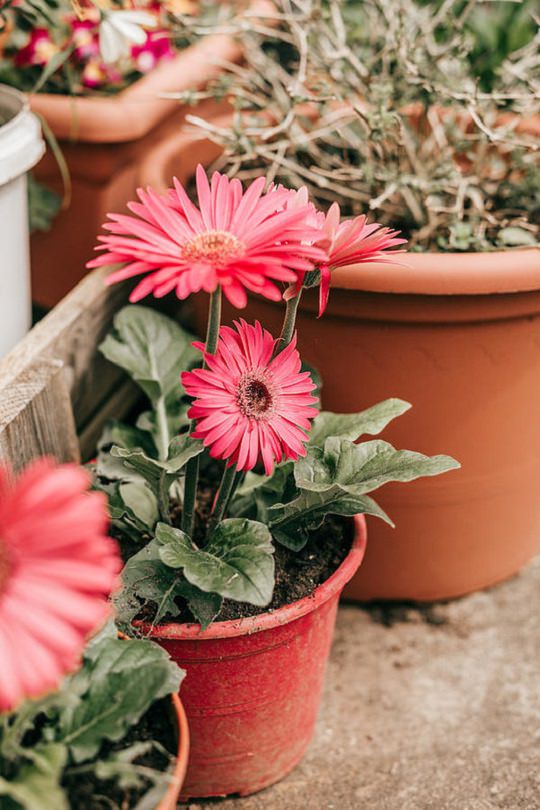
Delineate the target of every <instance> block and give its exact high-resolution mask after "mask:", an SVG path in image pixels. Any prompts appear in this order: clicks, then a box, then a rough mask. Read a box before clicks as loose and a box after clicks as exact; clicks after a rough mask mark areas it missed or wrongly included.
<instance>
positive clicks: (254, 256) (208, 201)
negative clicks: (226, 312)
mask: <svg viewBox="0 0 540 810" xmlns="http://www.w3.org/2000/svg"><path fill="white" fill-rule="evenodd" d="M264 183H265V181H264V178H263V177H259V178H258V179H257V180H255V181H254V182H253V183H252V184H251V185H250V186H249V187H248V188H247V189H246V191H243V190H242V185H241V183H240V181H239V180H230V179H229V178H228V177H226V176H225V175H222V174H219V172H215V173H214V174H213V176H212V182H211V185H210V184H209V183H208V179H207V177H206V174H205V172H204V169H203V168H202V166H199V167H198V169H197V193H198V199H199V208H197V207H196V206H195V205H194V204H193V203H192V202H191V200H190V199H189V197H188V195H187V194H186V192H185V190H184V188H183V187H182V185H181V184H180V183H179V182H178V180H176V179H175V180H174V189H170V190H169V194H168V196H167V197H161V196H160V195H158V194H156V193H155V192H154V191H152V190H151V189H148V190H147V191H146V192H145V191H142V190H139V191H138V195H139V198H140V202H133V203H130V204H129V209H130V210H131V212H132V213H134V214H136V216H135V217H132V216H129V215H126V214H109V218H110V219H111V220H112V222H109V223H107V224H106V225H105V226H104V227H105V228H106V229H107V230H108V231H110V232H111V233H110V235H108V236H102V237H99V239H100V241H101V242H102V243H103V244H102V245H100V246H98V247H97V248H96V249H97V250H105V251H106V252H105V253H104V254H103V255H102V256H100V257H99V258H97V259H94V260H93V261H91V262H89V263H88V267H99V266H101V265H106V264H116V263H126V266H125V267H123V268H122V269H121V270H117V271H115V272H114V273H112V274H111V275H110V276H109V277H108V279H107V283H109V284H113V283H115V282H117V281H122V280H123V279H126V278H131V277H132V276H139V275H144V276H145V278H144V279H143V280H142V281H141V282H140V283H139V284H138V285H137V286H136V287H135V289H134V290H133V292H132V293H131V296H130V300H131V301H139V300H140V299H141V298H144V297H145V296H146V295H148V294H149V293H153V294H154V296H156V298H161V297H162V296H163V295H166V294H167V293H168V292H170V291H171V290H173V289H174V290H176V295H177V296H178V298H181V299H183V298H187V296H188V295H190V294H191V293H194V292H198V291H199V290H204V291H205V292H213V291H214V290H216V289H217V287H218V286H219V285H221V286H222V288H223V292H224V294H225V296H226V297H227V298H228V300H229V301H230V302H231V304H233V306H236V307H244V306H245V305H246V303H247V295H246V290H251V291H252V292H256V293H260V294H261V295H263V296H265V297H266V298H270V299H271V300H273V301H278V300H279V299H280V298H281V291H280V290H279V288H278V287H277V286H276V284H275V283H274V282H276V281H278V282H279V281H284V282H293V281H296V278H297V273H298V272H300V273H303V272H306V271H307V270H310V269H311V268H312V267H313V265H314V263H316V262H318V261H323V260H324V257H325V253H324V251H322V250H321V249H320V248H318V247H317V246H316V245H315V244H314V242H316V240H317V239H318V238H320V237H321V232H320V230H318V229H314V228H312V227H310V226H308V225H307V224H306V222H305V219H306V207H305V206H304V207H302V206H297V207H296V208H294V209H287V208H286V207H285V200H286V198H287V195H288V194H289V192H288V191H285V190H279V191H272V192H271V193H269V194H263V188H264Z"/></svg>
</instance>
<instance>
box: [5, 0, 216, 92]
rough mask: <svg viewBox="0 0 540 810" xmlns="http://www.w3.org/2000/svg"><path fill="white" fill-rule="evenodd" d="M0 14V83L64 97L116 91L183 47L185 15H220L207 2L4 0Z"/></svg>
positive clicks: (176, 0)
mask: <svg viewBox="0 0 540 810" xmlns="http://www.w3.org/2000/svg"><path fill="white" fill-rule="evenodd" d="M2 13H3V20H4V33H3V40H4V41H3V45H2V46H1V47H0V56H1V59H0V81H1V82H5V83H6V84H10V85H12V86H14V87H17V88H18V89H19V90H23V91H25V92H36V91H39V90H41V91H43V92H48V93H67V94H70V95H81V94H84V95H88V94H89V93H96V92H99V93H114V92H118V91H119V90H122V89H123V88H124V87H126V86H127V85H129V84H131V83H132V82H134V81H136V80H137V79H139V78H140V77H141V76H142V75H144V74H145V73H148V72H149V71H150V70H152V69H153V68H154V67H156V65H157V64H159V63H160V62H162V61H163V60H167V59H172V58H174V56H175V54H176V53H177V52H178V51H179V50H180V49H182V48H183V47H185V46H186V44H187V42H186V39H185V37H184V35H183V34H182V31H183V29H184V24H185V18H186V17H190V16H192V15H198V16H200V17H201V18H203V19H205V20H207V21H208V22H210V21H212V22H213V23H214V24H217V23H218V22H219V19H220V15H219V14H218V13H217V11H216V8H215V4H214V3H212V2H209V0H197V2H195V0H165V2H156V0H134V2H124V0H73V1H71V0H11V2H10V0H7V4H5V6H4V7H3V9H2ZM177 22H178V24H177Z"/></svg>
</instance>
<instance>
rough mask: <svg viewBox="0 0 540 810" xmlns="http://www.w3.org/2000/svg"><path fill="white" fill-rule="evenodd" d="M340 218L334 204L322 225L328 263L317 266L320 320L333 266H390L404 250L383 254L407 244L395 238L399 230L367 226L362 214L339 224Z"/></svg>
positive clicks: (326, 300)
mask: <svg viewBox="0 0 540 810" xmlns="http://www.w3.org/2000/svg"><path fill="white" fill-rule="evenodd" d="M340 218H341V214H340V210H339V205H338V204H337V203H333V204H332V205H331V206H330V209H329V211H328V213H327V215H326V218H325V223H324V232H325V235H326V239H327V241H324V242H323V244H324V245H325V247H326V248H327V250H328V261H327V263H325V264H323V265H321V266H320V267H319V269H320V271H321V286H320V300H319V317H320V316H321V315H322V314H323V312H324V310H325V309H326V305H327V303H328V294H329V291H330V275H331V273H332V270H335V269H336V267H346V266H348V265H350V264H361V263H363V262H386V263H390V264H391V263H392V262H393V261H394V259H393V257H394V255H395V254H396V253H403V251H402V250H394V251H391V252H390V253H386V252H385V251H387V250H388V249H389V248H393V247H397V245H404V244H405V243H406V242H407V240H406V239H401V238H400V237H399V236H398V234H399V231H393V230H391V228H383V227H382V226H381V225H380V224H379V223H378V222H372V223H371V224H369V225H368V222H367V217H366V216H365V215H364V214H362V215H361V216H359V217H355V218H354V219H346V220H344V221H343V222H340Z"/></svg>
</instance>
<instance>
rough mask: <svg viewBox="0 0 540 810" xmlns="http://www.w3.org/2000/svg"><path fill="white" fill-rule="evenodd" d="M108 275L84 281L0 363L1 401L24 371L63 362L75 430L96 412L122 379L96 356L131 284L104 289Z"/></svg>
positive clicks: (94, 275)
mask: <svg viewBox="0 0 540 810" xmlns="http://www.w3.org/2000/svg"><path fill="white" fill-rule="evenodd" d="M106 275H107V270H105V269H104V268H99V269H98V270H96V271H94V272H92V273H90V274H89V275H88V276H86V277H85V278H84V279H83V280H82V281H81V282H80V284H78V285H77V287H75V289H74V290H72V291H71V292H70V293H69V295H67V296H66V297H65V298H64V299H63V300H62V301H61V302H60V303H59V304H58V306H56V307H55V308H54V309H53V310H52V311H51V312H50V313H49V314H48V315H46V316H45V318H43V320H42V321H40V322H39V323H38V324H37V325H36V326H35V327H34V328H33V329H32V330H31V332H29V333H28V335H27V336H26V337H25V338H24V340H22V341H21V342H20V343H19V344H18V345H17V346H16V347H15V348H14V349H13V350H12V351H11V352H10V353H9V354H8V355H7V356H6V357H5V358H4V359H3V360H2V361H1V362H0V396H3V392H4V391H5V390H7V389H8V388H9V386H10V384H11V383H12V381H13V380H14V379H16V377H17V376H18V375H19V374H20V373H21V372H22V371H23V370H24V369H27V368H30V367H31V366H35V365H36V364H38V363H39V361H42V360H47V359H57V360H61V361H62V362H63V364H64V366H65V369H66V383H67V386H68V389H69V391H70V394H71V399H72V402H73V409H74V413H75V414H76V421H77V425H78V426H81V425H83V424H84V423H85V422H86V421H87V418H88V417H89V415H90V414H91V413H92V412H93V411H95V407H96V403H98V402H100V400H102V399H106V398H107V396H108V394H109V392H110V391H112V390H114V388H115V386H116V385H117V384H118V382H119V380H120V379H121V377H122V374H121V372H119V371H118V370H117V369H115V368H114V367H113V366H111V364H110V363H108V362H107V361H106V360H105V359H104V358H102V357H101V356H100V355H99V354H98V352H97V347H98V345H99V343H100V342H101V341H102V340H103V338H104V337H105V335H106V333H107V332H108V330H109V328H110V326H111V322H112V318H113V316H114V313H115V312H116V311H117V310H118V309H119V308H120V307H121V306H122V305H123V304H124V303H126V302H127V298H128V295H129V290H130V288H131V286H132V284H128V285H126V284H118V285H115V286H112V287H106V286H105V284H104V278H105V277H106Z"/></svg>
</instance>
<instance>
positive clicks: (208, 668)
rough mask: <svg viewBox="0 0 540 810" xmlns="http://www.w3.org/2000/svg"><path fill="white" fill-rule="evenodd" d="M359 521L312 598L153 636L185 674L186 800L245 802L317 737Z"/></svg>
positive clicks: (361, 538)
mask: <svg viewBox="0 0 540 810" xmlns="http://www.w3.org/2000/svg"><path fill="white" fill-rule="evenodd" d="M365 544H366V528H365V521H364V518H363V517H357V518H355V537H354V541H353V545H352V548H351V550H350V552H349V554H348V555H347V557H346V558H345V560H344V561H343V563H342V564H341V565H340V567H339V568H338V569H337V571H335V573H334V574H333V575H332V576H331V577H330V578H329V579H328V580H327V581H326V582H325V583H323V584H322V585H320V586H319V587H318V588H317V589H316V590H315V591H314V593H313V594H312V595H311V596H309V597H306V598H305V599H300V600H299V601H297V602H293V603H292V604H290V605H286V606H285V607H282V608H279V609H278V610H275V611H273V612H271V613H263V614H261V615H260V616H254V617H251V618H247V619H238V620H236V621H226V622H215V623H214V624H212V625H211V626H210V627H209V628H208V629H207V630H205V631H204V632H201V630H200V626H199V625H198V624H168V625H163V626H159V627H154V628H152V630H151V633H150V635H151V637H153V638H154V639H155V640H156V641H157V642H158V643H159V644H161V645H162V646H163V647H164V648H165V649H166V650H167V651H168V653H169V654H170V656H171V658H173V660H175V661H177V662H178V664H179V665H180V666H181V667H182V668H183V669H185V670H186V677H185V678H184V680H183V682H182V701H183V703H184V705H185V708H186V713H187V716H188V719H189V726H190V732H191V755H190V761H189V766H188V771H187V776H186V781H185V784H184V787H183V790H182V798H183V799H184V800H186V799H189V798H193V797H201V796H225V795H227V794H230V793H239V794H240V795H241V796H245V795H247V794H250V793H254V792H255V791H257V790H261V789H262V788H264V787H267V786H268V785H271V784H273V783H274V782H276V781H278V780H279V779H281V778H282V777H283V776H285V774H287V773H288V772H289V771H290V770H292V769H293V768H294V767H295V765H296V764H297V763H298V762H299V761H300V759H301V758H302V756H303V755H304V752H305V750H306V748H307V746H308V744H309V742H310V740H311V737H312V735H313V729H314V725H315V720H316V716H317V712H318V708H319V704H320V699H321V691H322V686H323V679H324V672H325V668H326V662H327V659H328V653H329V650H330V645H331V642H332V635H333V631H334V623H335V617H336V611H337V605H338V599H339V595H340V593H341V591H342V589H343V586H344V585H345V583H346V582H348V580H349V579H350V578H351V577H352V576H353V574H354V573H355V571H356V570H357V568H358V566H359V565H360V563H361V562H362V557H363V555H364V549H365Z"/></svg>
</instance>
